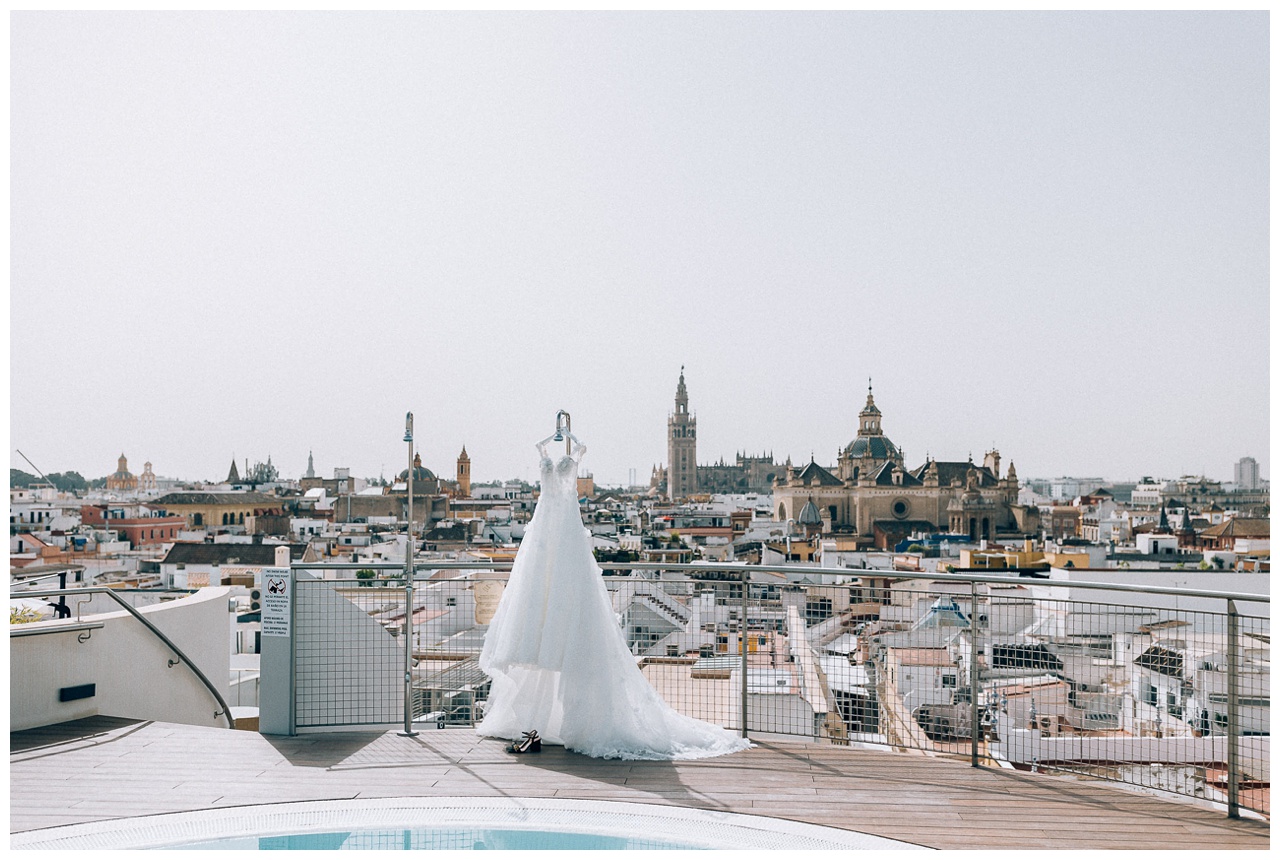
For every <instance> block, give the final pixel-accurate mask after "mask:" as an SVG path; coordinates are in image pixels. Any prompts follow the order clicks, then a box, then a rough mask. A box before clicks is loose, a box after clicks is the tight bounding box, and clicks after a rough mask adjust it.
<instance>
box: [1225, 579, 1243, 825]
mask: <svg viewBox="0 0 1280 860" xmlns="http://www.w3.org/2000/svg"><path fill="white" fill-rule="evenodd" d="M1239 706H1240V615H1239V614H1238V613H1237V612H1236V602H1235V601H1234V600H1228V601H1227V816H1228V817H1230V818H1239V817H1240V720H1239V717H1238V716H1237V713H1238V710H1239Z"/></svg>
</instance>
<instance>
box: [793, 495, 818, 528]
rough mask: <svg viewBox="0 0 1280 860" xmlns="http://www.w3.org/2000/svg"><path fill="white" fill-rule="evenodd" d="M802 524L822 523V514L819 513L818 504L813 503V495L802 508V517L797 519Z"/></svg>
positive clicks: (815, 524)
mask: <svg viewBox="0 0 1280 860" xmlns="http://www.w3.org/2000/svg"><path fill="white" fill-rule="evenodd" d="M797 522H799V523H800V525H802V526H818V525H822V514H820V513H818V506H817V505H815V504H814V503H813V497H812V496H810V497H809V501H808V502H807V503H805V506H804V507H803V508H801V509H800V518H799V519H798V520H797Z"/></svg>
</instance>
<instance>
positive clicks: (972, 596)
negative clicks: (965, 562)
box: [969, 582, 982, 767]
mask: <svg viewBox="0 0 1280 860" xmlns="http://www.w3.org/2000/svg"><path fill="white" fill-rule="evenodd" d="M981 653H982V649H981V647H980V646H979V643H978V583H976V582H971V583H969V764H970V765H971V766H973V767H977V766H978V655H979V654H981Z"/></svg>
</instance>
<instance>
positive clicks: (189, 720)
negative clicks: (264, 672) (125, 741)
mask: <svg viewBox="0 0 1280 860" xmlns="http://www.w3.org/2000/svg"><path fill="white" fill-rule="evenodd" d="M230 591H231V590H230V589H229V588H225V587H221V586H219V587H213V588H202V589H200V590H199V591H197V592H196V593H194V594H191V595H189V596H187V597H183V598H180V599H177V600H172V601H168V602H165V603H159V604H156V605H154V606H147V607H143V608H142V609H140V610H139V612H140V613H141V614H142V615H144V616H146V618H147V620H148V621H150V622H151V623H152V624H154V625H155V626H156V628H157V629H159V630H160V631H162V632H163V633H164V635H165V636H167V637H169V639H170V640H172V641H173V642H174V644H175V645H177V646H178V647H179V648H181V649H182V651H183V652H184V653H185V654H186V655H187V657H188V658H189V659H190V660H192V661H193V662H194V663H195V664H196V665H197V666H199V667H200V670H201V671H202V672H204V674H205V677H207V678H208V679H209V680H210V682H212V683H213V684H214V685H215V686H217V687H218V691H219V693H221V694H222V696H223V698H224V699H225V698H226V695H227V687H228V679H229V677H230V666H231V657H230V653H229V649H228V648H227V614H228V611H229V609H228V602H229V601H228V599H229V597H230ZM69 602H72V603H74V601H69ZM79 622H80V623H79V625H77V623H76V622H75V621H74V620H67V621H61V620H50V621H40V622H36V623H34V624H25V625H22V627H23V628H24V629H23V632H24V633H27V632H30V631H35V630H39V631H40V633H39V634H38V635H24V636H13V635H11V636H10V639H9V730H10V731H18V730H21V729H29V728H35V727H38V726H46V725H50V724H53V723H61V722H66V721H68V720H75V719H81V718H83V717H91V716H95V715H103V716H111V717H124V718H128V719H139V720H157V721H161V722H169V723H184V724H187V725H195V726H226V725H227V720H226V718H225V717H223V716H215V712H217V711H218V710H219V709H220V708H219V705H218V702H217V699H215V698H214V696H213V695H212V693H210V692H209V689H208V688H207V687H205V685H204V684H203V683H202V682H201V681H200V679H199V677H197V676H196V674H195V673H194V672H192V671H191V668H190V667H188V666H186V665H184V664H183V663H182V662H181V661H178V659H177V657H176V656H175V655H174V653H173V651H172V650H171V649H170V648H169V647H168V646H167V645H165V644H164V642H162V641H161V640H160V639H159V637H157V636H156V635H155V634H154V633H152V632H151V631H150V630H149V629H147V627H146V626H144V625H143V624H142V623H141V622H139V621H138V619H136V618H134V617H133V616H132V615H130V614H129V613H128V612H126V611H125V610H123V609H121V610H119V611H116V612H106V613H102V614H98V615H82V616H81V617H80V619H79ZM97 624H101V625H102V626H101V627H94V628H93V629H79V630H66V628H68V627H69V626H72V627H75V626H87V625H97ZM60 628H61V629H62V630H65V631H66V632H60ZM10 630H11V631H12V630H13V628H12V627H11V628H10ZM171 661H172V662H173V665H170V663H171ZM90 684H92V685H93V694H92V695H91V696H86V697H84V698H77V699H73V700H72V701H66V702H64V701H60V697H61V692H62V691H63V690H70V689H72V688H82V692H83V688H84V687H86V685H90Z"/></svg>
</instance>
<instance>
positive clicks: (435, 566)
mask: <svg viewBox="0 0 1280 860" xmlns="http://www.w3.org/2000/svg"><path fill="white" fill-rule="evenodd" d="M511 565H512V563H511V562H510V561H506V560H503V561H451V560H447V559H442V560H439V561H431V560H419V561H415V562H414V564H413V567H414V570H415V571H418V570H510V569H511ZM292 567H293V568H294V569H325V570H364V569H371V570H397V571H403V570H404V563H403V562H369V563H366V564H360V563H355V562H333V563H325V562H293V563H292ZM600 568H601V569H602V570H675V571H682V572H689V571H695V572H696V571H702V572H710V573H746V574H751V573H756V572H760V573H784V574H785V573H796V572H804V573H806V574H819V575H831V576H847V577H868V576H871V577H876V578H888V579H928V580H933V581H942V582H947V581H950V582H963V583H970V582H982V583H988V584H992V585H1020V586H1026V585H1044V586H1050V587H1057V588H1081V589H1085V590H1090V589H1092V590H1096V591H1123V592H1132V593H1137V594H1168V595H1172V596H1174V597H1208V598H1215V599H1222V600H1243V601H1247V602H1252V603H1268V604H1269V603H1270V602H1271V597H1270V595H1266V594H1253V593H1249V592H1235V591H1213V590H1208V589H1200V588H1172V587H1168V586H1153V585H1133V584H1128V583H1119V582H1082V581H1077V580H1074V579H1070V580H1064V579H1048V578H1045V577H1044V574H1046V573H1048V572H1049V571H1048V570H1045V569H1043V568H1008V569H1009V570H1016V571H1019V572H1025V573H1034V574H1039V575H1038V576H1017V577H1011V576H993V575H991V574H987V573H970V572H967V571H966V570H957V571H951V572H947V573H943V572H935V573H930V572H928V571H914V570H880V569H870V568H852V567H809V566H796V565H774V564H766V565H760V564H730V563H724V562H713V563H710V564H687V563H676V562H670V563H668V562H659V561H627V562H601V563H600ZM1087 569H1088V568H1086V570H1087ZM970 570H973V569H970ZM981 570H985V568H981ZM1192 572H1198V571H1192Z"/></svg>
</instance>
